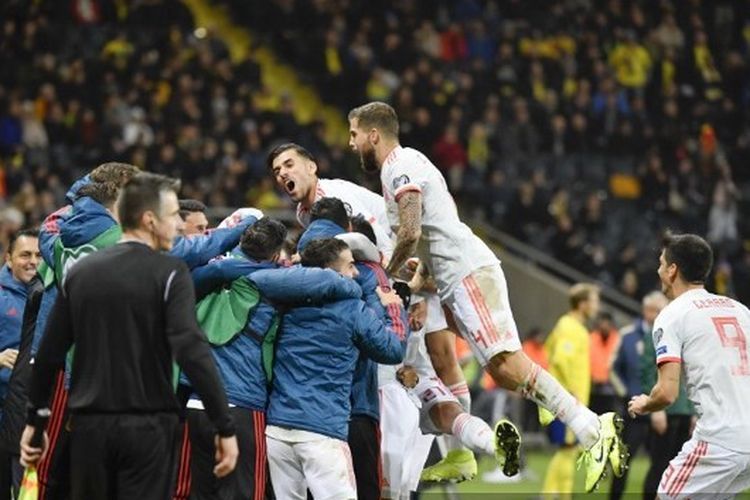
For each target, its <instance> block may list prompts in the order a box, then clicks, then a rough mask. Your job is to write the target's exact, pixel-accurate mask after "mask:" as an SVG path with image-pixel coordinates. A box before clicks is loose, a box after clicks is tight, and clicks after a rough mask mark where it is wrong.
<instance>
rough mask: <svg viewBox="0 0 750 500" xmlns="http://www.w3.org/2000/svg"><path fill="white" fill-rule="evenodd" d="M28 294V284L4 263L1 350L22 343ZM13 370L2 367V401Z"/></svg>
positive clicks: (0, 296) (0, 285)
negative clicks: (20, 279) (15, 276)
mask: <svg viewBox="0 0 750 500" xmlns="http://www.w3.org/2000/svg"><path fill="white" fill-rule="evenodd" d="M27 296H28V287H27V285H26V284H25V283H23V282H21V281H19V280H17V279H16V278H14V277H13V273H11V271H10V268H9V267H8V266H7V265H4V266H3V267H2V269H0V352H2V351H4V350H5V349H18V346H19V344H20V343H21V323H22V321H23V311H24V308H25V307H26V297H27ZM11 371H12V370H11V369H10V368H5V367H2V368H0V401H2V400H4V399H5V393H6V392H7V390H8V381H9V380H10V374H11Z"/></svg>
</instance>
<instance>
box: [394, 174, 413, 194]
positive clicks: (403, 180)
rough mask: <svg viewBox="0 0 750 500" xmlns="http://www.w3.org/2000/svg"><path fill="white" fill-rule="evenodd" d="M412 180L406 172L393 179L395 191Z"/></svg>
mask: <svg viewBox="0 0 750 500" xmlns="http://www.w3.org/2000/svg"><path fill="white" fill-rule="evenodd" d="M410 182H411V179H409V176H408V175H406V174H404V175H399V176H398V177H396V178H395V179H393V190H394V191H395V190H397V189H398V188H400V187H402V186H406V185H407V184H409V183H410Z"/></svg>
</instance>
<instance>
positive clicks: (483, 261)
mask: <svg viewBox="0 0 750 500" xmlns="http://www.w3.org/2000/svg"><path fill="white" fill-rule="evenodd" d="M380 180H381V182H382V184H383V198H385V205H386V209H387V211H386V213H387V215H388V221H389V223H390V225H391V229H392V230H393V231H394V232H396V231H397V230H398V225H399V214H398V199H399V198H400V196H401V195H402V194H404V193H407V192H409V191H416V192H419V193H422V237H421V238H420V240H419V245H418V247H417V253H418V255H419V257H420V259H422V261H424V262H425V263H426V264H427V266H428V268H429V269H430V271H431V272H432V275H433V277H434V278H435V282H436V283H437V286H438V290H439V293H440V298H441V299H445V298H446V297H447V296H449V295H450V294H451V292H452V291H453V288H454V287H456V286H457V285H458V284H459V283H460V282H461V280H462V279H464V278H465V277H466V276H468V275H469V274H470V273H471V272H472V271H473V270H475V269H479V268H480V267H485V266H490V265H494V264H497V263H498V259H497V257H495V254H493V253H492V251H491V250H490V249H489V248H488V247H487V245H485V243H484V242H483V241H482V240H480V239H479V238H478V237H477V236H476V235H475V234H474V233H473V232H472V230H471V229H470V228H469V226H467V225H466V224H464V223H463V222H461V220H460V219H459V218H458V210H457V209H456V204H455V202H454V201H453V197H452V196H451V194H450V192H448V186H447V185H446V183H445V179H444V178H443V175H442V174H441V173H440V171H439V170H438V169H437V168H436V167H435V165H433V164H432V162H431V161H430V160H429V159H427V157H426V156H425V155H423V154H422V153H420V152H419V151H417V150H416V149H412V148H404V147H401V146H397V147H396V148H395V149H394V150H393V151H391V153H390V154H389V155H388V157H387V158H386V159H385V162H384V163H383V168H382V170H381V172H380Z"/></svg>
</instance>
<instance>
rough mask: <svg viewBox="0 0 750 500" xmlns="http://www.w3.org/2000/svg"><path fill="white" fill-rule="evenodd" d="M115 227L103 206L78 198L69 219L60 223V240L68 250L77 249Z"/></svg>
mask: <svg viewBox="0 0 750 500" xmlns="http://www.w3.org/2000/svg"><path fill="white" fill-rule="evenodd" d="M115 225H117V221H115V219H113V218H112V215H110V213H109V212H108V211H107V209H106V208H104V206H103V205H101V204H99V203H98V202H96V201H94V200H93V199H92V198H89V197H84V198H79V199H78V200H76V202H75V203H74V204H73V211H72V213H71V215H70V217H69V218H68V219H67V220H64V221H62V222H61V223H60V240H61V241H62V244H63V245H64V246H66V247H68V248H73V247H77V246H80V245H83V244H85V243H89V242H90V241H91V240H93V239H94V238H96V237H97V236H98V235H100V234H101V233H103V232H104V231H106V230H107V229H109V228H110V227H112V226H115Z"/></svg>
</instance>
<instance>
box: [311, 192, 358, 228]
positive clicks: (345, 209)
mask: <svg viewBox="0 0 750 500" xmlns="http://www.w3.org/2000/svg"><path fill="white" fill-rule="evenodd" d="M350 213H351V207H349V205H348V204H346V203H344V202H343V201H341V200H339V199H338V198H333V197H330V196H327V197H325V198H321V199H319V200H318V201H316V202H315V203H314V204H313V206H312V207H310V222H313V221H316V220H318V219H325V220H329V221H331V222H334V223H336V224H338V225H339V227H341V228H342V229H347V228H348V227H349V214H350Z"/></svg>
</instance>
